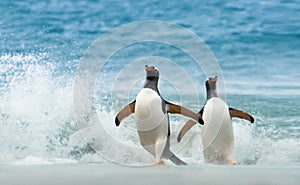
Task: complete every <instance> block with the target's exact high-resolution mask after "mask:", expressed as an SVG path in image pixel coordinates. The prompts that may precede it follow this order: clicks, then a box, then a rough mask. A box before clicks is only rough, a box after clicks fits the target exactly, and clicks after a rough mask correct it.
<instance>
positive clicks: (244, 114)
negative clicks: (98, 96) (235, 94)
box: [229, 108, 254, 123]
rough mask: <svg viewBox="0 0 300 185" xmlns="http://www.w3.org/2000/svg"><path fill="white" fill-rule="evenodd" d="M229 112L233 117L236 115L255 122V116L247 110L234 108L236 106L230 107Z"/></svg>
mask: <svg viewBox="0 0 300 185" xmlns="http://www.w3.org/2000/svg"><path fill="white" fill-rule="evenodd" d="M229 113H230V116H231V118H233V117H236V118H240V119H245V120H248V121H250V122H251V123H254V118H253V117H252V116H251V115H250V114H248V113H247V112H244V111H241V110H238V109H234V108H229Z"/></svg>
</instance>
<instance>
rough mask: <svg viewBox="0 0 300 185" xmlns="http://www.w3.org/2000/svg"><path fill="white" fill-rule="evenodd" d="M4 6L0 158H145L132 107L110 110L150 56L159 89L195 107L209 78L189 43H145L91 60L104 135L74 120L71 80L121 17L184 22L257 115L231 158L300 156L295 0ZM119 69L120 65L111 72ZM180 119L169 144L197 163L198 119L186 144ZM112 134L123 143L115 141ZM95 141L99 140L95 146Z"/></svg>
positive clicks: (236, 98) (241, 127) (126, 97)
mask: <svg viewBox="0 0 300 185" xmlns="http://www.w3.org/2000/svg"><path fill="white" fill-rule="evenodd" d="M0 15H1V19H0V43H1V44H0V164H53V163H54V164H57V163H78V162H82V163H87V162H98V163H111V162H117V163H122V164H148V163H149V162H151V161H152V160H153V158H152V157H151V156H149V154H147V152H145V151H144V150H143V149H141V148H140V147H139V141H138V137H137V134H136V131H135V127H134V123H133V119H132V117H131V118H128V119H127V120H126V121H125V123H124V124H122V126H121V127H120V128H116V127H115V125H114V116H115V114H116V112H117V111H118V110H119V109H120V108H121V107H122V106H124V105H126V104H127V103H128V102H129V101H131V100H133V99H134V96H135V95H136V93H137V92H138V90H139V89H140V88H141V87H142V84H143V80H144V65H145V63H149V64H150V65H151V64H153V63H154V64H156V65H157V66H158V68H159V70H160V73H161V75H163V76H164V78H162V79H161V80H160V84H159V85H160V86H159V89H160V91H161V94H162V96H163V97H164V98H165V99H166V100H169V101H173V102H176V103H182V104H184V105H185V106H186V107H188V108H190V109H192V110H194V111H199V110H200V109H201V107H202V105H203V103H204V101H205V99H204V98H205V91H204V82H205V79H206V78H207V76H206V75H205V74H204V73H203V71H202V70H200V69H196V68H194V66H193V65H192V64H193V62H194V61H193V60H192V59H191V58H190V57H188V56H187V55H186V53H183V52H182V51H181V50H180V49H178V48H176V47H174V46H170V45H168V44H165V43H153V42H146V41H145V42H142V43H136V44H133V45H132V46H127V47H124V48H122V49H121V50H119V51H116V52H115V53H113V55H112V56H111V57H110V59H109V60H108V61H107V62H106V63H105V65H104V66H103V68H99V69H96V70H99V71H101V74H99V76H97V79H96V83H95V87H94V89H95V94H94V103H95V107H94V111H95V112H96V113H97V115H98V116H99V119H100V120H101V123H102V124H103V127H104V128H105V129H106V131H107V133H109V135H110V137H104V136H103V137H102V138H101V137H100V136H101V133H100V132H99V137H100V139H101V140H100V143H97V144H95V143H92V142H90V141H89V140H88V139H86V138H85V135H84V134H82V132H81V130H80V126H79V125H78V119H76V115H75V113H74V99H73V96H74V88H73V87H74V79H75V77H76V74H77V73H78V67H79V65H80V61H81V59H82V57H83V56H84V54H85V51H86V50H87V49H88V48H89V46H90V45H91V44H92V43H94V41H95V40H96V39H97V38H99V37H101V36H103V35H104V34H105V33H107V32H110V31H111V30H113V29H115V28H117V27H119V26H122V25H124V24H127V23H131V22H134V21H146V20H159V21H166V22H170V23H172V24H177V25H179V26H181V27H182V28H185V29H188V30H190V31H191V32H193V33H195V34H196V35H197V36H199V37H200V38H201V39H202V40H203V41H204V42H205V43H206V44H207V46H208V47H209V48H210V49H211V51H212V52H213V54H214V56H215V58H216V61H217V63H218V65H219V67H220V69H221V71H222V79H224V84H225V88H224V89H223V90H224V92H225V94H223V98H224V99H226V101H227V103H228V104H229V106H230V107H234V108H238V109H242V110H244V111H247V112H249V113H250V114H252V115H253V116H254V118H255V123H254V124H249V123H247V122H245V121H242V120H238V119H234V120H233V125H234V133H235V156H236V161H237V162H238V163H239V164H242V165H261V166H263V165H274V166H279V165H291V166H299V165H300V155H299V154H300V111H299V106H300V81H299V78H300V73H299V69H300V62H299V58H300V50H299V49H300V22H299V21H298V19H299V17H300V1H299V0H294V1H293V0H291V1H280V0H274V1H258V0H255V1H251V2H250V1H246V0H238V1H233V0H230V1H222V0H214V1H201V2H199V1H180V2H175V1H174V2H169V1H164V0H163V1H151V2H150V1H149V2H146V1H144V2H143V1H142V2H141V1H121V0H120V1H119V0H114V1H109V2H107V1H98V0H89V1H76V2H73V1H68V0H67V1H57V0H51V1H50V0H46V1H37V0H30V1H19V0H16V1H10V0H7V1H4V2H2V3H1V7H0ZM137 29H139V28H137ZM138 31H139V30H137V32H138ZM166 33H167V31H166V32H161V30H158V31H157V32H156V33H155V34H158V35H159V34H162V35H163V34H166ZM140 34H142V33H140ZM123 37H126V35H125V36H123ZM123 37H115V38H113V39H114V40H113V41H112V42H111V43H110V44H108V45H105V47H107V48H108V49H109V48H111V47H113V46H114V44H115V43H118V41H120V40H122V39H123ZM149 56H152V57H154V58H149ZM143 57H148V58H146V59H145V60H144V58H143ZM149 59H152V60H149ZM170 61H171V62H173V63H174V66H179V67H180V68H181V69H183V70H184V71H187V72H186V73H184V74H185V75H186V76H187V77H186V78H183V77H182V76H181V73H174V72H173V71H172V69H173V68H172V66H170ZM131 67H136V68H134V70H133V68H131ZM126 70H127V72H126ZM121 72H124V73H123V74H126V75H123V76H122V75H121V78H116V76H118V75H120V74H122V73H121ZM186 80H191V81H192V82H193V84H194V85H195V86H193V87H195V93H190V92H189V91H188V90H190V89H189V86H188V87H187V86H185V83H186ZM116 84H117V85H116ZM118 85H121V86H122V87H125V90H124V89H122V88H120V89H121V90H120V91H119V88H118ZM126 87H129V89H128V88H127V89H126ZM76 90H78V89H76ZM80 90H82V91H84V88H83V89H79V91H80ZM87 119H88V118H87ZM80 121H82V120H80ZM185 121H186V120H185V119H184V118H181V117H180V116H171V130H172V137H171V145H172V150H173V151H174V152H175V153H176V154H177V155H178V156H180V157H181V158H182V159H184V160H185V161H187V162H188V163H190V164H196V165H198V164H200V165H201V164H203V156H202V153H201V150H202V149H201V140H200V132H201V128H200V127H197V126H195V128H193V129H192V130H191V131H190V133H189V134H188V135H187V137H186V138H184V140H183V142H182V144H178V143H177V142H176V136H177V133H178V131H179V130H180V128H181V127H182V126H183V124H184V123H185ZM87 122H88V121H87ZM96 131H97V129H96ZM91 132H92V131H91ZM93 134H96V135H97V132H93ZM112 138H113V140H114V141H118V142H119V143H122V144H123V145H122V146H124V145H126V146H130V147H121V148H118V147H116V145H114V144H113V143H114V142H113V141H112ZM96 145H97V146H101V147H102V148H101V149H100V150H99V151H96V150H95V148H94V146H96ZM107 159H109V160H107Z"/></svg>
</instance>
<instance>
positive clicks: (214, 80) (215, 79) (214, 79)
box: [209, 76, 218, 82]
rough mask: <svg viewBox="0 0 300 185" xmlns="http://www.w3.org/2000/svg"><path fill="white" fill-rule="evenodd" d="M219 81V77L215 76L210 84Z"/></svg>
mask: <svg viewBox="0 0 300 185" xmlns="http://www.w3.org/2000/svg"><path fill="white" fill-rule="evenodd" d="M217 80H218V77H217V76H215V77H213V78H209V82H216V81H217Z"/></svg>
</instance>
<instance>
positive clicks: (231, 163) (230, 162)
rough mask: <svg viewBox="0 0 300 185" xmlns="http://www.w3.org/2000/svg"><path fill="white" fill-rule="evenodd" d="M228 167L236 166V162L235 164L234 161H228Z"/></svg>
mask: <svg viewBox="0 0 300 185" xmlns="http://www.w3.org/2000/svg"><path fill="white" fill-rule="evenodd" d="M227 165H236V162H234V161H233V160H229V161H227Z"/></svg>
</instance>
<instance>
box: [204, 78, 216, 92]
mask: <svg viewBox="0 0 300 185" xmlns="http://www.w3.org/2000/svg"><path fill="white" fill-rule="evenodd" d="M217 81H218V77H217V76H215V77H210V78H208V79H207V80H206V82H205V86H206V89H207V90H215V89H216V84H217Z"/></svg>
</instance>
